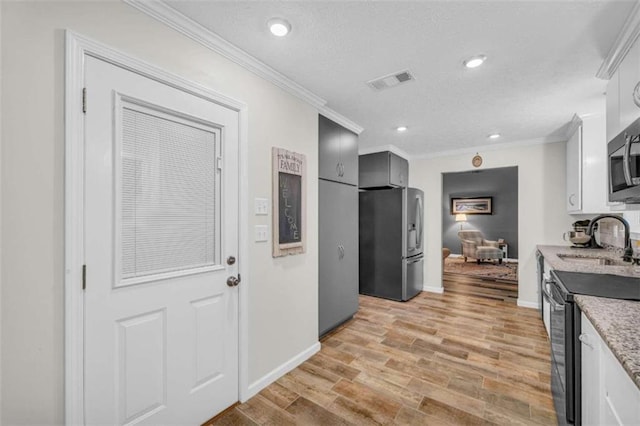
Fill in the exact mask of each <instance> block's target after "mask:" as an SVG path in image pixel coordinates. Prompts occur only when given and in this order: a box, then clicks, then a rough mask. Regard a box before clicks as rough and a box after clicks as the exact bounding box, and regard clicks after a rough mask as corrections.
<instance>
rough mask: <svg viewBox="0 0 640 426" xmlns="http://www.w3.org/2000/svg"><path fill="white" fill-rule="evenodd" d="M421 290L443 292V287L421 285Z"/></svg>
mask: <svg viewBox="0 0 640 426" xmlns="http://www.w3.org/2000/svg"><path fill="white" fill-rule="evenodd" d="M422 290H423V291H428V292H429V293H438V294H442V293H444V287H442V286H434V285H425V286H422Z"/></svg>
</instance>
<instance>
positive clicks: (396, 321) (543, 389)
mask: <svg viewBox="0 0 640 426" xmlns="http://www.w3.org/2000/svg"><path fill="white" fill-rule="evenodd" d="M549 368H550V365H549V348H548V343H547V339H546V335H545V331H544V328H543V326H542V322H541V320H540V318H539V316H538V312H537V311H535V310H533V309H526V308H519V307H517V306H514V305H513V304H512V303H506V302H504V301H501V300H491V299H486V298H480V297H476V296H468V295H461V294H455V293H445V294H443V295H438V294H433V293H426V292H423V293H422V294H420V295H418V296H417V297H415V298H414V299H412V300H411V301H409V302H406V303H401V302H393V301H388V300H384V299H378V298H374V297H368V296H360V310H359V312H358V313H357V315H356V316H355V318H354V319H353V320H351V321H350V322H348V323H347V324H345V325H344V326H343V327H341V328H340V329H338V330H337V331H335V332H334V333H333V334H331V335H329V336H327V337H325V338H324V339H323V340H322V350H321V351H320V352H319V353H317V354H316V355H314V356H313V357H312V358H311V359H309V360H308V361H306V362H305V363H303V364H302V365H301V366H299V367H298V368H296V369H295V370H293V371H292V372H290V373H289V374H287V375H285V376H284V377H282V378H280V379H279V380H278V381H276V382H275V383H273V384H271V385H270V386H269V387H267V388H266V389H264V390H263V391H262V392H260V394H258V395H256V396H255V397H253V398H252V399H250V400H249V401H247V402H246V403H244V404H240V405H237V406H236V407H235V408H233V409H231V410H229V411H227V412H226V413H224V414H223V415H221V416H219V417H218V418H216V419H215V424H219V425H232V424H233V425H254V424H268V425H290V424H299V425H313V424H318V425H346V424H356V425H368V424H399V425H400V424H415V425H430V424H433V425H441V424H452V425H476V424H494V423H495V424H505V425H522V424H526V425H530V424H542V425H549V424H556V420H555V413H554V409H553V401H552V397H551V393H550V389H549V380H550V378H549Z"/></svg>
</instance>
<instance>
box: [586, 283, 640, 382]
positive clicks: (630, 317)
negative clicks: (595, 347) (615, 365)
mask: <svg viewBox="0 0 640 426" xmlns="http://www.w3.org/2000/svg"><path fill="white" fill-rule="evenodd" d="M574 299H575V301H576V303H577V304H578V306H579V307H580V309H581V310H582V312H584V314H585V315H586V316H587V318H589V320H590V321H591V323H592V324H593V326H594V327H595V329H596V330H598V333H599V334H600V337H602V340H604V341H605V342H606V343H607V346H609V349H611V352H613V354H614V355H615V357H616V358H617V359H618V361H620V364H622V367H623V368H624V369H625V371H626V372H627V373H628V374H629V376H631V379H632V380H633V381H634V382H635V384H636V386H638V388H640V333H639V332H638V330H640V302H633V301H629V300H616V299H606V298H603V297H594V296H582V295H577V294H576V295H575V296H574Z"/></svg>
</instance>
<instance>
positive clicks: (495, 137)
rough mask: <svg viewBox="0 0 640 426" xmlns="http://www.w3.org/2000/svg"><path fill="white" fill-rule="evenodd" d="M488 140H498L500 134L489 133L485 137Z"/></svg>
mask: <svg viewBox="0 0 640 426" xmlns="http://www.w3.org/2000/svg"><path fill="white" fill-rule="evenodd" d="M487 137H488V138H489V139H498V138H499V137H500V133H491V134H490V135H489V136H487Z"/></svg>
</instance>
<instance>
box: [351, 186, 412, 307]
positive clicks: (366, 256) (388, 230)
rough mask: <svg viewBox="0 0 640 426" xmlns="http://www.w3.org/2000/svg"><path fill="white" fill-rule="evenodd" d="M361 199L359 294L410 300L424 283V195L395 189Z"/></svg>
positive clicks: (367, 193)
mask: <svg viewBox="0 0 640 426" xmlns="http://www.w3.org/2000/svg"><path fill="white" fill-rule="evenodd" d="M359 197H360V206H359V210H360V224H359V228H360V238H359V239H360V244H359V249H360V250H359V251H360V268H359V269H360V293H362V294H368V295H371V296H378V297H384V298H386V299H393V300H402V301H406V300H409V299H411V298H412V297H414V296H415V295H416V294H418V293H419V292H420V291H422V287H423V281H424V280H423V274H424V272H423V268H424V251H423V247H424V235H423V229H424V213H423V211H424V209H423V206H424V194H423V192H422V191H421V190H419V189H416V188H392V189H378V190H373V191H363V192H360V194H359Z"/></svg>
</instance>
